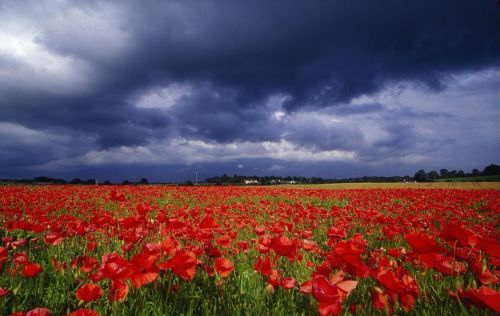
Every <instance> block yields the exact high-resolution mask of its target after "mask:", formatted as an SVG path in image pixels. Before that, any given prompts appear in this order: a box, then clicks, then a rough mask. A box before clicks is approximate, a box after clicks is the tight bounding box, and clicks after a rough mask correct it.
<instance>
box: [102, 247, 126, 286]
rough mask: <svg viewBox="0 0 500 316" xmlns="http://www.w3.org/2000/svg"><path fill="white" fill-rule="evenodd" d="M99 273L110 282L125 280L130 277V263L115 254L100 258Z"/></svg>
mask: <svg viewBox="0 0 500 316" xmlns="http://www.w3.org/2000/svg"><path fill="white" fill-rule="evenodd" d="M101 272H102V273H103V275H104V276H105V277H106V278H108V279H111V280H114V279H118V280H125V279H127V278H129V277H130V275H131V272H132V271H131V269H130V263H129V262H128V261H127V260H125V259H123V258H122V257H121V256H120V255H119V254H117V253H110V254H107V255H104V256H103V257H102V263H101Z"/></svg>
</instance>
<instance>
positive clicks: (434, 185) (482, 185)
mask: <svg viewBox="0 0 500 316" xmlns="http://www.w3.org/2000/svg"><path fill="white" fill-rule="evenodd" d="M280 187H286V188H296V189H494V190H500V182H419V183H403V182H401V183H399V182H397V183H330V184H284V185H280Z"/></svg>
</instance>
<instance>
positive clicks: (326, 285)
mask: <svg viewBox="0 0 500 316" xmlns="http://www.w3.org/2000/svg"><path fill="white" fill-rule="evenodd" d="M312 295H313V297H314V298H315V299H316V300H317V301H318V302H320V303H325V304H334V303H336V302H338V301H339V294H338V290H337V287H336V286H335V285H334V284H332V283H331V282H330V281H329V280H328V279H327V278H326V277H325V276H323V275H316V276H314V278H313V279H312Z"/></svg>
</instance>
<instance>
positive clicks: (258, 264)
mask: <svg viewBox="0 0 500 316" xmlns="http://www.w3.org/2000/svg"><path fill="white" fill-rule="evenodd" d="M253 267H254V270H255V271H257V272H259V273H260V274H262V275H270V274H271V273H272V272H273V266H272V265H271V260H270V259H269V257H264V258H263V259H257V261H255V264H254V266H253Z"/></svg>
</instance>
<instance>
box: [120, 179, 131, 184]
mask: <svg viewBox="0 0 500 316" xmlns="http://www.w3.org/2000/svg"><path fill="white" fill-rule="evenodd" d="M122 184H124V185H128V184H130V181H128V180H125V181H123V182H122Z"/></svg>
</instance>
